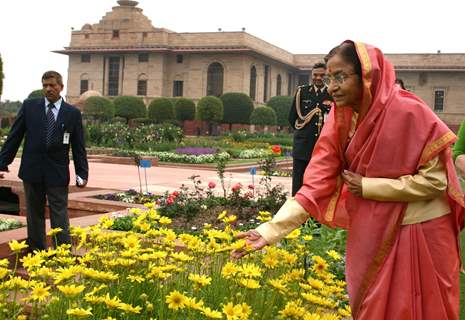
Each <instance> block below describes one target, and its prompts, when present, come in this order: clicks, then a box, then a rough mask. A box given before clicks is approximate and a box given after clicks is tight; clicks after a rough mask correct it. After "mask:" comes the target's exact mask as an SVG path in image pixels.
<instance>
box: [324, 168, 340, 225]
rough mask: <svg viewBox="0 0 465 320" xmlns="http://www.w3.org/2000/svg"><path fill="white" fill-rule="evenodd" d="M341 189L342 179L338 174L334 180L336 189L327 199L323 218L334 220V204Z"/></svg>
mask: <svg viewBox="0 0 465 320" xmlns="http://www.w3.org/2000/svg"><path fill="white" fill-rule="evenodd" d="M341 190H342V179H341V177H340V176H338V177H337V181H336V191H335V192H334V193H333V195H332V196H331V198H330V199H329V203H328V208H327V209H326V212H325V220H326V221H328V222H333V221H334V214H335V212H336V204H337V200H338V199H339V195H340V194H341Z"/></svg>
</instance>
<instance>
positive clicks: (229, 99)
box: [220, 92, 254, 124]
mask: <svg viewBox="0 0 465 320" xmlns="http://www.w3.org/2000/svg"><path fill="white" fill-rule="evenodd" d="M220 99H221V101H222V102H223V121H222V122H223V123H229V124H233V123H241V124H248V123H250V115H251V114H252V111H253V109H254V106H253V101H252V99H250V97H249V96H248V95H246V94H244V93H240V92H228V93H225V94H223V95H222V96H221V97H220Z"/></svg>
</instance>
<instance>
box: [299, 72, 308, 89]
mask: <svg viewBox="0 0 465 320" xmlns="http://www.w3.org/2000/svg"><path fill="white" fill-rule="evenodd" d="M308 83H309V81H308V74H299V86H301V85H304V84H308Z"/></svg>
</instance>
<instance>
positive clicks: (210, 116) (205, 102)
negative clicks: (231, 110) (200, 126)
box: [197, 96, 223, 122]
mask: <svg viewBox="0 0 465 320" xmlns="http://www.w3.org/2000/svg"><path fill="white" fill-rule="evenodd" d="M197 118H198V119H199V120H203V121H207V122H219V121H221V120H222V119H223V102H222V101H221V100H220V99H219V98H217V97H214V96H206V97H203V98H202V99H200V100H199V102H198V103H197Z"/></svg>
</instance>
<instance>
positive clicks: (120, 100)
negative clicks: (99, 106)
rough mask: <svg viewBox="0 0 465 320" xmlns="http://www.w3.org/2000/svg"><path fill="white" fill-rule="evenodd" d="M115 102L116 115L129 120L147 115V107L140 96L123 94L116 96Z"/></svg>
mask: <svg viewBox="0 0 465 320" xmlns="http://www.w3.org/2000/svg"><path fill="white" fill-rule="evenodd" d="M113 103H114V104H115V115H116V116H118V117H122V118H125V119H126V120H127V121H128V120H130V119H134V118H145V117H146V116H147V108H146V107H145V104H144V101H143V100H142V99H141V98H139V97H132V96H121V97H117V98H115V100H114V101H113Z"/></svg>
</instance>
